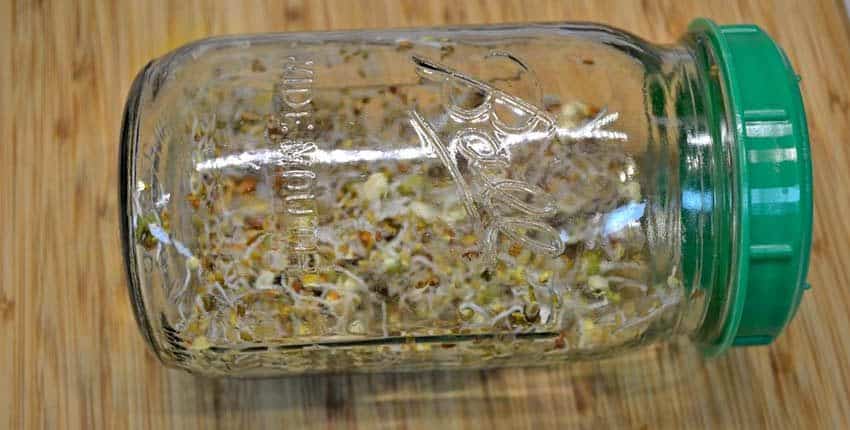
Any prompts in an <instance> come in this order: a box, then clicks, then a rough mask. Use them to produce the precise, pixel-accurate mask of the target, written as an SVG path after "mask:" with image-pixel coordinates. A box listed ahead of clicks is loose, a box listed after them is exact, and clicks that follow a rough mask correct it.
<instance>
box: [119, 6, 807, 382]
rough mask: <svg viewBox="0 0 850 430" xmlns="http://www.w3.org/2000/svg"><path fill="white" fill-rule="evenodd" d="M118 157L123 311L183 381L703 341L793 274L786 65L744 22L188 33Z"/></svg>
mask: <svg viewBox="0 0 850 430" xmlns="http://www.w3.org/2000/svg"><path fill="white" fill-rule="evenodd" d="M120 169H121V172H120V178H121V182H120V198H121V204H122V208H121V217H122V229H123V240H124V242H123V244H124V255H125V260H126V264H127V271H128V275H129V290H130V296H131V302H132V305H133V309H134V312H135V315H136V318H137V320H138V323H139V325H140V328H141V331H142V333H143V334H144V336H145V338H146V339H147V341H148V343H149V344H150V346H151V347H152V349H153V350H154V351H155V352H156V354H157V356H158V357H159V358H160V359H161V360H162V361H163V362H164V363H166V364H168V365H171V366H176V367H180V368H184V369H186V370H189V371H192V372H197V373H204V374H211V375H235V376H242V375H275V374H291V373H302V372H322V371H357V370H410V369H420V368H435V367H438V368H448V367H474V368H481V367H491V366H502V365H532V364H535V365H536V364H544V363H559V362H564V361H569V360H575V359H594V358H600V357H605V356H610V355H612V354H619V353H622V352H624V351H626V350H629V349H633V348H636V347H640V346H642V345H646V344H649V343H652V342H654V341H657V340H660V339H670V338H673V337H675V336H678V335H687V336H690V337H691V338H692V339H693V340H694V341H695V343H696V344H697V345H699V347H700V348H702V349H703V350H704V351H705V352H706V353H707V354H708V355H714V354H717V353H719V352H721V351H723V350H724V349H726V348H727V347H729V346H730V345H733V344H735V345H745V344H765V343H769V342H770V341H772V339H773V338H774V337H775V336H776V335H778V333H779V332H780V331H781V330H782V328H783V327H784V326H785V325H786V324H787V323H788V321H789V320H790V319H791V317H792V316H793V314H794V311H795V310H796V308H797V305H798V304H799V301H800V298H801V295H802V291H803V290H804V289H805V288H806V284H805V276H806V269H807V266H808V249H809V246H810V240H811V179H810V176H811V172H810V169H811V167H810V160H809V151H808V138H807V131H806V125H805V117H804V113H803V108H802V103H801V101H800V94H799V89H798V87H797V77H796V75H795V74H794V73H793V71H792V70H791V68H790V65H789V64H788V62H787V60H786V58H785V56H784V54H783V53H782V51H781V50H780V49H779V48H778V47H777V46H776V45H775V44H774V43H773V41H772V40H771V39H770V38H769V37H768V36H767V35H766V34H765V33H763V32H762V31H761V30H760V29H758V28H757V27H753V26H723V27H721V26H716V25H715V24H713V23H711V22H709V21H706V20H697V21H695V22H694V23H693V24H692V26H691V28H690V30H689V32H688V33H687V34H686V35H685V36H684V37H683V38H682V40H681V42H680V43H678V44H676V45H669V46H658V45H652V44H649V43H647V42H645V41H643V40H641V39H639V38H637V37H635V36H632V35H630V34H628V33H625V32H622V31H619V30H615V29H612V28H609V27H604V26H599V25H592V24H545V25H537V24H529V25H519V26H517V25H503V26H486V27H458V28H438V29H422V30H387V31H355V32H333V33H292V34H267V35H253V36H237V37H223V38H213V39H206V40H202V41H199V42H195V43H192V44H190V45H187V46H185V47H182V48H179V49H177V50H176V51H174V52H172V53H170V54H168V55H166V56H164V57H162V58H160V59H157V60H154V61H152V62H151V63H150V64H148V65H147V66H146V67H145V68H144V70H143V71H142V72H141V73H140V74H139V76H138V77H137V78H136V80H135V82H134V84H133V86H132V89H131V90H130V95H129V99H128V101H127V106H126V111H125V115H124V125H123V130H122V136H121V166H120ZM777 223H781V225H782V226H783V228H782V229H779V230H781V231H776V230H777V229H776V228H775V226H776V225H777Z"/></svg>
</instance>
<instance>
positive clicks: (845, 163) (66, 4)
mask: <svg viewBox="0 0 850 430" xmlns="http://www.w3.org/2000/svg"><path fill="white" fill-rule="evenodd" d="M696 16H708V17H712V18H714V19H716V20H717V21H719V22H721V23H737V22H752V23H757V24H759V25H761V26H763V27H764V28H765V29H767V30H768V31H769V32H770V33H771V34H772V35H774V36H775V37H776V39H777V40H778V41H779V42H780V44H781V45H782V46H783V47H784V48H785V50H786V51H787V52H788V54H789V55H790V57H791V60H792V62H793V63H794V65H795V66H796V67H797V70H798V72H799V74H800V75H802V76H803V82H802V86H803V91H804V98H805V102H806V107H807V110H808V119H809V126H810V130H811V139H812V152H813V155H814V162H815V183H816V184H815V185H816V190H817V193H818V194H817V195H816V198H815V222H816V224H815V235H814V249H813V253H812V265H811V273H810V275H809V280H810V282H811V284H812V285H813V289H812V290H811V291H809V292H808V293H806V297H805V299H804V301H803V305H802V308H801V309H800V311H799V313H798V316H797V318H796V319H795V320H794V322H793V323H792V324H791V326H790V329H788V330H787V332H786V333H785V334H784V335H783V336H782V337H781V338H780V339H779V340H778V341H777V342H776V343H775V344H774V345H773V346H771V347H769V348H756V349H746V350H744V349H741V350H735V351H732V352H731V353H729V354H727V355H725V356H724V357H722V358H720V359H717V360H714V361H710V362H703V361H702V360H701V359H700V358H699V357H698V356H697V355H696V354H695V353H694V352H693V351H692V349H690V348H689V347H683V346H682V345H679V344H673V345H672V346H663V347H657V348H650V349H648V350H645V351H643V352H641V353H638V354H635V355H630V356H627V357H624V358H621V359H617V360H614V361H607V362H603V363H583V364H578V365H573V366H563V367H557V368H549V369H507V370H499V371H487V372H454V373H419V374H376V375H349V376H345V375H343V376H318V377H296V378H288V379H278V380H209V379H202V378H196V377H192V376H190V375H188V374H184V373H182V372H179V371H172V370H166V369H164V368H163V367H162V366H161V365H160V364H159V362H157V361H156V359H155V358H154V357H153V355H152V354H151V353H149V352H148V351H147V350H146V349H145V345H144V343H143V342H142V338H141V336H140V335H139V334H138V333H137V329H136V324H135V322H134V321H133V317H132V315H131V312H130V308H129V305H128V299H127V294H126V290H125V279H124V273H123V268H122V265H121V264H122V263H121V260H120V244H119V233H118V217H117V213H118V201H117V198H118V193H117V190H116V182H117V178H116V175H117V155H118V132H119V126H120V120H121V111H122V107H123V104H124V98H125V96H126V94H127V90H128V88H129V85H130V82H131V79H132V78H133V76H134V75H135V74H136V72H137V71H138V70H139V69H140V68H141V67H142V66H143V65H144V64H145V63H146V62H147V61H148V60H149V59H151V58H153V57H155V56H158V55H161V54H163V53H165V52H167V51H169V50H171V49H173V48H176V47H178V46H180V45H182V44H184V43H186V42H188V41H191V40H193V39H197V38H201V37H204V36H207V35H212V34H225V33H242V32H261V31H287V30H320V29H341V28H367V27H368V28H382V27H389V26H425V25H436V24H446V23H487V22H506V21H514V22H516V21H557V20H587V21H598V22H604V23H608V24H611V25H614V26H617V27H621V28H624V29H627V30H630V31H632V32H634V33H637V34H639V35H641V36H643V37H645V38H647V39H649V40H654V41H661V42H665V41H668V42H669V41H673V40H675V38H676V37H677V35H679V34H681V33H682V32H683V31H684V30H685V28H686V25H687V23H688V21H689V20H690V19H691V18H692V17H696ZM848 28H850V27H848V23H847V15H846V14H845V11H844V8H843V6H842V5H841V2H840V0H821V1H811V2H804V1H794V0H788V1H771V0H759V1H757V0H752V1H740V2H734V1H708V0H670V1H660V2H655V1H642V2H638V1H626V0H623V1H592V0H587V1H581V2H578V1H576V2H573V1H566V0H559V1H549V2H544V1H511V2H508V1H505V2H496V1H491V2H487V1H475V2H467V1H461V0H448V1H430V0H429V1H425V0H420V1H413V0H411V1H403V2H390V1H386V2H380V1H303V2H295V1H290V2H268V3H259V2H258V3H247V2H246V3H243V2H236V1H233V2H216V3H212V2H211V3H205V2H198V1H179V2H174V3H168V4H166V3H158V2H148V1H132V2H130V1H128V2H126V3H123V4H121V3H113V2H107V1H55V2H50V1H35V0H33V1H20V2H14V1H13V2H11V3H10V2H9V1H8V0H2V1H0V102H2V105H0V106H2V111H0V426H3V427H8V428H12V429H18V428H34V427H43V428H50V429H56V428H80V429H90V428H109V429H127V428H156V429H160V428H170V427H174V428H194V427H203V428H215V427H231V426H239V427H243V428H254V427H261V426H262V427H278V428H293V429H301V428H331V427H335V426H341V427H357V428H366V429H373V428H383V427H402V428H438V429H450V428H464V427H469V428H479V427H483V428H517V429H518V428H532V427H533V428H573V427H580V428H640V429H655V428H684V427H713V428H768V427H769V428H850V422H848V421H849V420H850V418H848V417H850V356H848V350H850V221H848V220H850V94H848V83H850V30H849V29H848Z"/></svg>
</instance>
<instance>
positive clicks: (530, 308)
mask: <svg viewBox="0 0 850 430" xmlns="http://www.w3.org/2000/svg"><path fill="white" fill-rule="evenodd" d="M522 312H523V314H524V315H525V319H526V321H529V322H534V321H537V319H538V318H540V305H538V304H537V303H527V304H526V305H525V307H524V308H523V310H522Z"/></svg>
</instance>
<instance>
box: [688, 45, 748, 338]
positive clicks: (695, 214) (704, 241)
mask: <svg viewBox="0 0 850 430" xmlns="http://www.w3.org/2000/svg"><path fill="white" fill-rule="evenodd" d="M681 46H682V52H683V54H684V55H685V56H686V60H683V61H686V62H687V63H688V69H689V70H690V73H689V78H690V79H688V82H687V83H688V85H687V87H688V88H687V89H686V90H685V91H683V92H682V97H681V98H680V99H677V100H676V110H677V111H678V112H679V113H680V115H682V114H684V115H685V117H687V116H690V117H692V118H693V121H691V126H690V127H689V128H688V130H687V131H686V133H685V136H683V138H682V139H680V140H679V142H680V143H679V176H680V181H679V185H680V196H681V212H680V214H681V232H682V246H681V262H682V268H681V270H682V280H683V282H684V287H685V291H686V294H687V295H688V297H687V300H686V303H687V305H686V306H687V309H686V310H685V312H684V314H683V319H682V322H681V324H680V326H679V332H680V333H684V334H688V335H689V336H691V338H692V339H693V340H694V341H696V342H697V343H706V342H710V341H711V340H712V339H715V338H717V337H718V336H719V335H720V331H721V329H722V326H723V321H724V320H725V319H726V315H727V314H728V311H729V309H728V304H729V303H730V300H729V295H730V294H732V293H733V288H731V286H733V285H734V278H735V273H736V270H737V268H736V267H735V261H736V259H735V258H734V257H735V253H736V249H735V246H734V241H733V240H732V239H733V238H734V233H735V232H734V229H735V228H736V226H735V224H734V222H732V220H733V219H734V211H735V209H736V208H735V206H734V205H733V204H732V202H733V201H734V196H735V194H736V192H737V190H736V189H735V182H734V180H733V178H734V172H735V169H736V166H735V165H734V157H733V156H732V149H733V146H734V142H733V137H732V133H730V132H729V129H728V125H729V123H730V121H729V118H728V116H727V115H728V112H729V110H728V109H727V106H726V103H727V99H726V97H725V96H724V89H723V86H722V84H721V81H720V79H719V73H718V70H719V69H718V66H717V61H716V57H715V53H714V52H712V51H711V49H710V47H709V46H708V45H707V44H705V43H703V41H701V40H697V39H692V38H686V39H685V40H684V41H683V43H682V45H681Z"/></svg>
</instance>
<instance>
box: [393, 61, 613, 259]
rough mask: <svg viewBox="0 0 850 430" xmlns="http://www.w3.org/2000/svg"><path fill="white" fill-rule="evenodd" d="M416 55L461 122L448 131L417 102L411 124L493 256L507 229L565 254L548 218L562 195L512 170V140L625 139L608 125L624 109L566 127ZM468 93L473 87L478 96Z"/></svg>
mask: <svg viewBox="0 0 850 430" xmlns="http://www.w3.org/2000/svg"><path fill="white" fill-rule="evenodd" d="M493 56H503V57H506V58H509V59H510V60H512V61H514V62H516V63H517V64H518V65H519V66H520V67H522V68H524V69H525V70H526V71H528V68H527V66H526V65H525V64H524V63H523V62H522V61H521V60H519V59H517V58H516V57H514V56H513V55H511V54H508V53H504V52H499V51H497V52H492V53H491V54H490V55H489V56H488V57H493ZM411 60H412V62H413V63H414V65H415V67H416V70H417V73H418V74H419V75H420V76H421V77H423V78H424V79H426V80H428V81H431V82H433V83H436V84H438V85H439V86H440V91H441V93H442V94H441V97H442V99H443V101H444V104H445V108H446V110H447V114H448V117H449V119H450V120H451V121H453V122H454V123H455V124H458V125H459V129H458V130H456V131H453V132H452V133H451V134H450V136H448V137H446V136H443V137H441V135H440V133H439V132H438V130H439V127H438V126H435V124H434V123H432V122H429V121H428V120H426V119H425V117H424V115H423V114H422V113H421V112H419V111H418V110H417V109H415V108H414V109H413V110H411V111H410V113H409V115H410V124H411V126H412V127H413V129H414V130H415V131H416V134H417V135H418V137H419V140H420V142H421V144H422V147H423V150H425V151H428V152H430V153H432V154H434V155H435V156H436V157H437V158H439V159H440V161H441V162H442V164H443V165H444V166H445V168H446V169H447V170H448V172H449V174H450V176H451V178H452V180H453V181H454V183H455V186H456V189H457V192H458V195H459V196H460V197H461V199H462V201H463V204H464V208H465V210H466V212H467V213H468V214H469V216H470V217H472V219H474V220H476V222H477V223H479V225H480V227H481V228H482V234H483V239H484V240H483V244H484V249H483V251H484V252H485V253H486V254H488V255H490V256H493V255H494V254H495V248H496V246H497V245H498V242H499V238H500V236H505V237H506V238H508V239H511V240H513V241H516V242H518V243H521V244H522V245H523V246H525V247H527V248H529V249H531V250H532V251H534V252H538V253H542V254H545V255H549V256H553V257H554V256H558V255H560V254H562V253H563V252H564V248H565V244H564V240H563V239H562V238H561V237H560V234H559V232H558V231H557V230H555V229H554V228H553V227H552V226H551V225H549V223H548V222H547V218H549V217H552V216H553V215H555V214H556V212H557V206H556V202H555V201H554V200H553V199H552V197H551V196H550V195H549V194H548V193H546V191H544V190H543V189H541V188H540V187H538V186H536V185H534V184H531V183H528V182H526V181H523V180H521V179H515V178H511V177H510V175H509V170H510V168H511V153H512V147H513V146H515V145H519V144H522V143H524V142H533V141H538V140H541V139H548V138H560V139H572V140H582V139H614V140H625V139H626V135H625V134H624V133H622V132H618V131H611V130H607V129H606V128H605V127H606V126H607V125H609V124H611V123H613V122H614V121H616V120H617V118H618V114H617V113H607V112H605V111H602V112H600V113H599V114H598V115H597V116H596V117H595V118H594V119H592V120H590V121H588V122H587V123H585V124H583V125H580V126H578V127H575V128H563V127H559V126H558V123H557V121H556V120H555V119H554V118H553V117H552V116H551V115H550V114H549V113H548V112H546V111H544V110H542V109H540V108H538V107H537V106H536V105H535V104H534V103H532V102H530V101H527V100H524V99H522V98H520V97H518V96H516V95H512V94H509V93H507V92H506V91H503V90H501V89H499V88H497V87H495V86H493V85H491V84H489V83H486V82H484V81H483V80H479V79H476V78H474V77H472V76H469V75H467V74H464V73H462V72H460V71H457V70H453V69H451V68H449V67H447V66H445V65H443V64H439V63H437V62H435V61H433V60H430V59H428V58H425V57H421V56H413V57H411ZM464 94H466V95H469V94H472V95H474V97H471V99H472V101H470V97H463V96H462V95H464ZM462 166H463V170H464V172H461V168H462Z"/></svg>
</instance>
